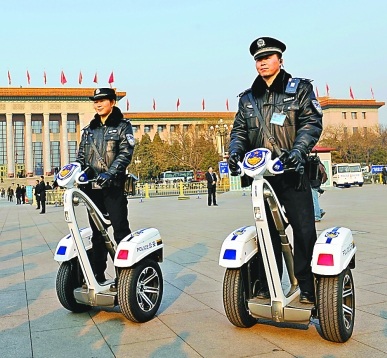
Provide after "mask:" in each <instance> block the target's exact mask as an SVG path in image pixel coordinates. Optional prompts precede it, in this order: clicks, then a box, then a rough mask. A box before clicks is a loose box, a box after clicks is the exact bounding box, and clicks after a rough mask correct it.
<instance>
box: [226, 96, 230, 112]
mask: <svg viewBox="0 0 387 358" xmlns="http://www.w3.org/2000/svg"><path fill="white" fill-rule="evenodd" d="M226 109H227V110H228V111H229V110H230V108H229V107H228V98H227V99H226Z"/></svg>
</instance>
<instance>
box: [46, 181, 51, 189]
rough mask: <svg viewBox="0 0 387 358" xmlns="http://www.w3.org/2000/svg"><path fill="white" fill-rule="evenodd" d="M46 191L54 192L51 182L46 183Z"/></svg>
mask: <svg viewBox="0 0 387 358" xmlns="http://www.w3.org/2000/svg"><path fill="white" fill-rule="evenodd" d="M46 190H52V186H51V185H50V183H49V182H47V183H46Z"/></svg>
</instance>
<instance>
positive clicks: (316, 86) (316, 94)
mask: <svg viewBox="0 0 387 358" xmlns="http://www.w3.org/2000/svg"><path fill="white" fill-rule="evenodd" d="M316 97H320V96H319V95H318V88H317V86H316Z"/></svg>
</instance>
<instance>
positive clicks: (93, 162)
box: [76, 88, 135, 282]
mask: <svg viewBox="0 0 387 358" xmlns="http://www.w3.org/2000/svg"><path fill="white" fill-rule="evenodd" d="M89 98H90V100H92V101H93V104H94V110H95V111H96V114H95V116H94V118H93V119H92V120H91V122H90V124H89V125H88V126H86V127H85V128H84V129H83V134H82V139H81V143H80V145H79V150H78V156H77V159H76V161H77V162H79V163H81V165H82V167H83V168H86V167H89V168H90V170H89V171H88V173H94V176H95V178H96V184H97V185H98V188H94V187H97V186H95V185H94V186H93V185H91V184H88V185H86V186H85V187H84V188H83V190H84V191H85V192H86V194H87V195H88V196H89V197H90V198H91V199H92V200H93V202H94V203H95V204H96V205H97V207H98V208H99V209H100V211H101V212H102V213H103V214H104V215H108V216H109V218H110V221H111V224H112V226H113V230H114V239H115V241H116V243H117V244H118V243H119V242H120V241H121V240H122V239H123V238H124V237H126V236H127V235H129V234H130V232H131V231H130V228H129V221H128V206H127V205H128V202H127V198H126V196H125V192H124V185H125V180H126V168H127V166H128V165H129V164H130V162H131V159H132V155H133V149H134V145H135V140H134V137H133V130H132V125H131V123H130V121H129V120H126V119H124V116H123V114H122V113H121V111H120V109H119V108H118V107H116V106H115V104H116V99H117V96H116V93H115V91H114V89H112V88H98V89H96V90H95V91H94V95H93V96H92V97H89ZM93 144H94V145H93ZM89 222H90V226H91V228H92V230H93V238H92V242H93V257H92V260H91V261H92V262H91V263H92V267H93V270H94V274H95V275H96V279H97V281H98V282H103V281H106V277H105V270H106V266H107V265H106V260H107V249H106V247H105V243H104V239H103V238H102V235H101V233H100V232H99V231H98V229H97V228H96V226H95V224H94V222H93V220H92V219H91V218H90V217H89Z"/></svg>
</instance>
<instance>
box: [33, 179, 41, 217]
mask: <svg viewBox="0 0 387 358" xmlns="http://www.w3.org/2000/svg"><path fill="white" fill-rule="evenodd" d="M34 191H35V192H34V195H35V199H36V210H40V194H39V192H40V184H39V180H38V179H36V185H35V188H34Z"/></svg>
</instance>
